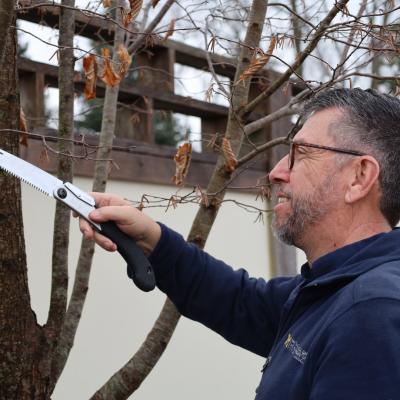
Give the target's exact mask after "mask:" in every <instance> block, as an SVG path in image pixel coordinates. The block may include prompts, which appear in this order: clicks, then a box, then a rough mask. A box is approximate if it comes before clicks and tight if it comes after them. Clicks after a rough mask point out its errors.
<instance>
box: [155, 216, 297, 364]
mask: <svg viewBox="0 0 400 400" xmlns="http://www.w3.org/2000/svg"><path fill="white" fill-rule="evenodd" d="M160 226H161V229H162V235H161V239H160V241H159V243H158V244H157V246H156V248H155V249H154V251H153V252H152V254H151V256H150V262H151V263H152V265H153V268H154V271H155V276H156V282H157V286H158V288H159V289H160V290H162V291H163V292H165V293H166V294H167V295H168V297H169V298H170V299H171V300H172V302H173V303H174V304H175V305H176V307H177V308H178V310H179V312H180V313H181V314H182V315H184V316H186V317H188V318H190V319H193V320H195V321H199V322H201V323H202V324H204V325H206V326H207V327H209V328H211V329H212V330H214V331H216V332H217V333H219V334H220V335H222V336H223V337H224V338H225V339H227V340H228V341H230V342H231V343H233V344H236V345H238V346H241V347H243V348H245V349H247V350H250V351H252V352H254V353H256V354H259V355H261V356H266V355H268V353H269V350H270V348H271V347H272V343H273V340H274V337H275V334H276V330H277V326H278V322H279V316H280V309H281V306H282V304H283V303H284V301H285V300H286V298H287V297H288V295H289V293H290V291H291V289H292V283H291V281H292V279H289V278H281V279H276V280H271V281H270V282H268V283H267V282H265V281H264V280H263V279H254V278H250V277H249V276H248V274H247V272H246V271H244V270H243V269H241V270H238V271H234V270H233V269H232V268H231V267H229V266H228V265H226V264H224V263H223V262H222V261H219V260H216V259H215V258H213V257H211V256H210V255H209V254H207V253H206V252H204V251H202V250H200V249H199V248H197V247H196V246H195V245H193V244H190V243H187V242H186V241H185V240H184V239H183V238H182V237H181V236H180V235H179V234H177V233H176V232H174V231H172V230H170V229H168V228H167V227H165V226H164V225H162V224H160Z"/></svg>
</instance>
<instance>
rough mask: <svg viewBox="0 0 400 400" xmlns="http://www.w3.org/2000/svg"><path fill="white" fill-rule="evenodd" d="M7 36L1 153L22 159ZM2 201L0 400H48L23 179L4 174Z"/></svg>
mask: <svg viewBox="0 0 400 400" xmlns="http://www.w3.org/2000/svg"><path fill="white" fill-rule="evenodd" d="M9 11H10V13H11V14H13V11H12V10H9ZM14 23H15V19H14ZM6 31H7V32H8V35H7V38H6V39H5V47H4V57H3V63H0V94H1V95H0V129H1V134H0V148H1V149H4V150H6V151H8V152H10V153H13V154H18V146H19V138H18V135H17V134H16V133H15V131H13V130H16V129H18V125H19V97H18V93H17V84H16V83H17V68H16V33H15V30H14V29H11V30H9V29H7V30H6ZM7 130H10V131H7ZM0 196H1V197H0V299H1V301H0V324H1V329H0V360H1V368H0V398H1V399H18V400H25V399H26V400H28V399H45V398H47V386H46V382H45V381H44V380H43V379H42V377H43V376H46V374H47V372H48V371H47V370H46V366H43V365H42V364H41V359H42V353H43V351H45V349H46V348H47V346H46V341H45V338H44V336H43V335H42V333H41V329H40V327H39V326H38V325H37V324H36V317H35V315H34V313H33V312H32V310H31V307H30V297H29V289H28V279H27V268H26V255H25V241H24V233H23V222H22V209H21V187H20V182H19V180H18V179H16V178H14V177H11V176H9V175H5V174H4V173H3V172H0Z"/></svg>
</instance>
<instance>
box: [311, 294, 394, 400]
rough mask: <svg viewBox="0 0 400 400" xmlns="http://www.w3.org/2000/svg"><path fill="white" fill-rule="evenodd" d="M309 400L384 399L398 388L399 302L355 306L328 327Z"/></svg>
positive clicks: (367, 303) (321, 346)
mask: <svg viewBox="0 0 400 400" xmlns="http://www.w3.org/2000/svg"><path fill="white" fill-rule="evenodd" d="M319 348H320V349H321V352H320V353H319V354H318V356H317V362H316V369H315V370H314V374H313V376H312V378H311V379H312V391H311V396H310V400H317V399H318V400H319V399H324V400H333V399H363V400H389V399H397V398H399V393H400V301H399V300H396V299H386V298H378V299H370V300H366V301H362V302H360V303H357V304H356V305H354V306H353V307H352V308H351V309H350V310H348V311H347V312H346V313H345V314H343V315H342V316H341V317H340V318H338V319H337V320H336V321H334V323H333V324H332V325H331V326H330V327H329V328H328V329H327V331H326V334H325V335H324V336H323V340H322V341H321V343H320V346H319Z"/></svg>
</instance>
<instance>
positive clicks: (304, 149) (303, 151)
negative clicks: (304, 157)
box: [297, 146, 307, 154]
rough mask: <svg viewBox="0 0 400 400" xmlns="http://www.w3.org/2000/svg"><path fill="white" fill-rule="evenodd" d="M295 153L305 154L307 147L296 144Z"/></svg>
mask: <svg viewBox="0 0 400 400" xmlns="http://www.w3.org/2000/svg"><path fill="white" fill-rule="evenodd" d="M297 153H298V154H307V149H306V148H305V147H303V146H297Z"/></svg>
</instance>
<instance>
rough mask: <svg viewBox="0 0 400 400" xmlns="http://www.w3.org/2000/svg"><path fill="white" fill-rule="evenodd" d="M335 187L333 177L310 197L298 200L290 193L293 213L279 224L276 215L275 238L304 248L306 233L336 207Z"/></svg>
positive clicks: (274, 222)
mask: <svg viewBox="0 0 400 400" xmlns="http://www.w3.org/2000/svg"><path fill="white" fill-rule="evenodd" d="M334 186H335V185H334V177H333V176H331V177H327V178H326V180H325V181H324V182H322V183H321V185H320V186H319V187H318V188H316V189H315V190H314V192H313V193H312V194H310V195H307V196H302V197H297V198H296V197H292V195H291V193H289V195H290V200H289V201H290V202H291V206H292V213H291V214H290V215H289V216H288V217H287V219H286V220H285V221H283V222H279V221H278V220H277V218H276V215H275V214H274V216H273V219H272V229H273V233H274V236H275V237H276V238H277V239H279V240H280V241H282V242H283V243H286V244H288V245H293V246H297V247H300V248H302V247H303V246H302V243H303V241H304V235H305V234H306V231H307V230H308V229H309V228H311V227H312V226H313V225H315V224H317V223H319V222H321V221H322V219H323V217H325V216H326V215H327V214H328V212H329V211H330V210H331V209H332V208H333V207H334V203H335V188H334Z"/></svg>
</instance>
